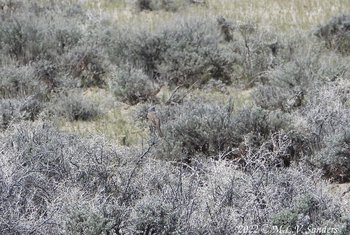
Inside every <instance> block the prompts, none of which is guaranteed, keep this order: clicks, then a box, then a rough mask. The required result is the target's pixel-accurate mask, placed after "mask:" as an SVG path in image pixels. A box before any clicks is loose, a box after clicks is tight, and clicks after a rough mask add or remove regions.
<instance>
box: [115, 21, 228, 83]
mask: <svg viewBox="0 0 350 235" xmlns="http://www.w3.org/2000/svg"><path fill="white" fill-rule="evenodd" d="M174 25H175V26H174ZM127 32H128V33H127V34H125V33H124V34H123V33H121V34H120V35H119V37H118V38H117V41H116V42H115V43H116V45H112V47H113V48H114V49H113V50H110V51H109V54H110V56H111V58H112V59H113V60H115V61H116V62H117V63H119V64H121V63H125V62H127V63H130V64H132V65H134V66H136V67H141V68H143V69H144V71H145V72H146V74H147V75H148V76H150V77H151V79H159V80H162V81H165V82H168V83H170V84H185V85H191V84H193V83H194V82H199V83H202V82H205V81H207V80H209V79H210V78H215V79H220V80H223V81H226V82H229V81H230V72H231V66H232V63H233V61H234V58H232V57H231V54H230V53H227V51H226V50H225V49H224V48H221V47H220V45H219V42H220V35H219V29H218V28H217V26H216V22H215V21H213V20H208V21H203V20H199V19H193V18H191V19H187V20H185V21H179V20H175V21H174V22H170V23H169V24H166V25H165V26H162V27H160V29H158V30H156V31H155V32H139V30H138V29H129V30H128V31H127Z"/></svg>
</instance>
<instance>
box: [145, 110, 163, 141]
mask: <svg viewBox="0 0 350 235" xmlns="http://www.w3.org/2000/svg"><path fill="white" fill-rule="evenodd" d="M147 119H148V121H149V123H150V129H151V132H152V133H154V131H155V130H156V131H157V133H158V135H159V136H160V137H163V132H162V130H161V129H160V119H159V117H158V115H157V113H156V107H154V106H152V107H150V108H149V109H148V112H147Z"/></svg>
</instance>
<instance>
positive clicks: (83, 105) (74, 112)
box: [46, 89, 102, 121]
mask: <svg viewBox="0 0 350 235" xmlns="http://www.w3.org/2000/svg"><path fill="white" fill-rule="evenodd" d="M47 106H48V107H47V111H46V112H47V113H48V114H52V115H54V116H55V117H63V118H65V119H66V120H68V121H78V120H81V121H89V120H94V119H96V118H97V117H98V116H99V115H101V113H102V110H101V109H100V108H99V107H98V103H97V102H96V101H94V100H93V99H92V98H91V97H90V98H89V97H86V96H84V94H83V92H82V91H80V90H78V89H73V90H67V91H64V92H62V93H59V94H57V95H55V96H54V97H53V98H52V100H51V101H50V103H48V104H47Z"/></svg>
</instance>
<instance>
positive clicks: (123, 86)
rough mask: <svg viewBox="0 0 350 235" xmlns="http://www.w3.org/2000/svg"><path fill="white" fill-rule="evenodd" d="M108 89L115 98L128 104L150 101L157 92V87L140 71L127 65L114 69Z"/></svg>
mask: <svg viewBox="0 0 350 235" xmlns="http://www.w3.org/2000/svg"><path fill="white" fill-rule="evenodd" d="M109 87H110V90H111V91H112V92H113V94H114V95H115V96H116V97H118V98H119V99H120V100H121V101H123V102H126V103H129V104H137V103H139V102H141V101H147V100H152V99H154V96H155V95H156V94H157V92H158V91H159V85H157V84H156V83H155V82H154V81H153V82H152V80H151V79H150V78H149V77H148V76H147V75H146V74H145V73H144V72H143V70H142V69H137V68H134V67H132V66H130V65H128V64H126V65H124V66H121V67H119V68H116V70H115V72H114V74H113V76H112V78H110V84H109Z"/></svg>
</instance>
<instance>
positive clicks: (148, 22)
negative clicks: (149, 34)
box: [86, 0, 350, 31]
mask: <svg viewBox="0 0 350 235" xmlns="http://www.w3.org/2000/svg"><path fill="white" fill-rule="evenodd" d="M86 2H88V5H89V6H90V7H92V8H94V9H98V10H100V11H101V12H104V13H105V12H106V10H107V11H108V12H109V13H110V14H111V15H112V16H113V18H114V19H115V20H116V21H117V22H125V23H130V24H142V25H143V27H146V26H148V27H151V28H153V27H155V26H157V25H158V24H159V22H163V21H165V20H167V19H171V18H173V17H179V16H180V17H189V16H192V15H199V16H203V17H207V16H208V15H209V16H214V17H215V16H224V17H226V18H228V19H231V20H236V21H252V22H256V23H259V24H261V25H264V26H269V27H273V28H275V29H277V30H283V31H288V30H310V29H312V28H314V27H316V26H317V25H319V24H321V23H324V22H325V21H328V20H329V19H330V18H332V17H333V16H336V15H340V14H346V13H349V12H350V1H349V0H332V1H329V0H307V1H305V0H207V4H206V6H202V7H199V6H192V7H188V8H187V9H182V10H180V11H178V12H176V13H172V12H164V11H158V12H141V13H140V12H137V11H136V10H135V9H134V8H133V6H132V3H131V2H132V1H131V0H114V1H113V0H99V1H92V0H86Z"/></svg>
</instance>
